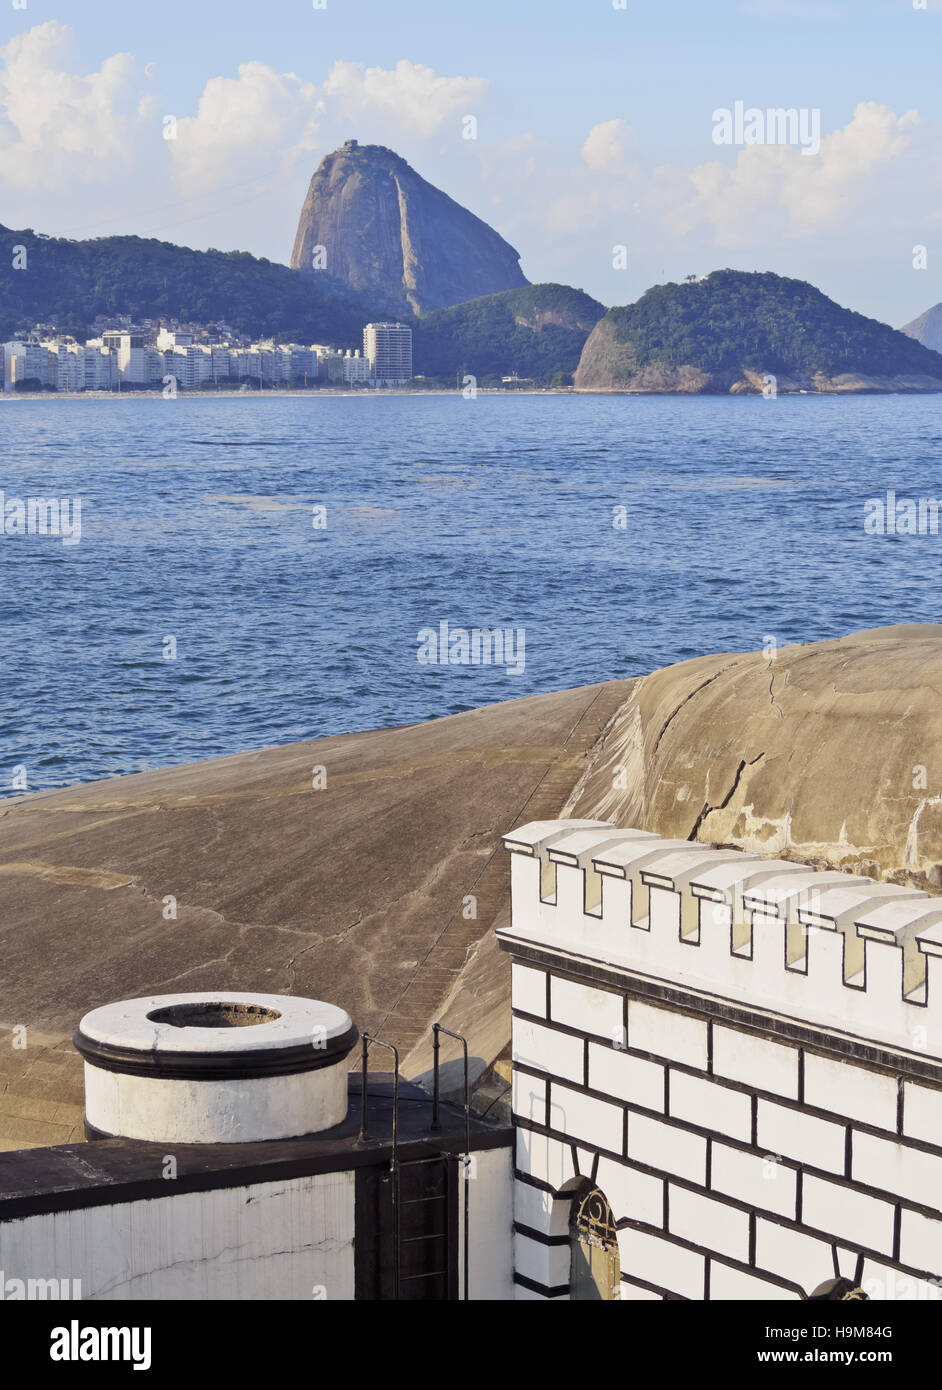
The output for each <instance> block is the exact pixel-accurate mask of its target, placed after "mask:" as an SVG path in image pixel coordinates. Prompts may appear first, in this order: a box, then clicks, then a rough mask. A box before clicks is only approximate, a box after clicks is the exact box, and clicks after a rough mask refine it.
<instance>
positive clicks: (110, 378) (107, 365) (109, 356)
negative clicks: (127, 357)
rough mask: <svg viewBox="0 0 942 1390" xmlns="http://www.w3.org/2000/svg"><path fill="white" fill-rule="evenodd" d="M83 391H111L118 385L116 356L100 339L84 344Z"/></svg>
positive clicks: (91, 339) (90, 340) (92, 339)
mask: <svg viewBox="0 0 942 1390" xmlns="http://www.w3.org/2000/svg"><path fill="white" fill-rule="evenodd" d="M84 357H85V390H86V391H113V390H114V388H115V387H116V386H117V384H118V354H117V353H116V352H115V351H114V350H113V349H112V348H108V347H105V345H104V344H103V343H102V341H101V339H100V338H90V339H89V340H88V342H87V343H86V344H85V353H84Z"/></svg>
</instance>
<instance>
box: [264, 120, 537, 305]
mask: <svg viewBox="0 0 942 1390" xmlns="http://www.w3.org/2000/svg"><path fill="white" fill-rule="evenodd" d="M291 266H292V268H293V269H294V270H301V271H312V272H314V271H317V270H323V271H326V272H327V274H329V275H330V276H332V277H335V278H336V279H338V280H341V281H343V282H344V283H345V284H347V285H349V286H350V287H351V288H352V289H356V290H360V291H365V292H368V293H372V294H375V295H376V296H377V297H378V298H379V299H381V300H382V301H383V302H386V303H390V304H398V305H399V306H400V308H401V311H402V312H404V313H405V312H410V313H415V314H422V313H428V312H429V311H430V310H432V309H440V308H444V307H445V306H447V305H450V304H458V303H461V302H462V301H464V300H466V299H474V298H477V297H478V296H479V295H485V294H493V293H496V292H497V291H500V290H511V289H517V288H519V287H521V286H523V285H527V284H529V281H528V280H527V279H526V277H525V276H524V274H523V271H522V270H521V269H520V255H519V252H517V251H515V250H514V248H513V247H512V246H511V245H509V243H508V242H506V241H505V240H504V238H503V237H502V236H500V235H499V234H498V233H497V232H495V231H494V229H493V227H489V226H488V225H487V223H486V222H482V221H481V219H480V218H479V217H475V216H474V214H473V213H471V212H468V210H467V208H463V207H461V205H460V204H459V203H456V202H455V201H454V199H453V198H449V197H448V195H447V194H446V193H442V191H441V190H440V189H438V188H435V187H434V186H433V185H432V184H430V183H428V182H427V181H426V180H425V179H423V178H422V177H421V176H420V175H419V174H417V173H416V172H415V170H414V169H413V168H412V167H411V166H410V165H408V164H407V163H406V161H405V160H404V159H401V158H400V157H399V155H397V154H395V153H394V152H393V151H392V150H388V149H386V148H385V147H384V146H383V145H358V144H357V142H356V140H348V141H347V143H346V144H345V145H343V146H341V148H340V149H339V150H335V151H334V153H333V154H329V155H327V156H326V157H325V158H324V159H323V160H322V161H321V164H320V167H319V168H318V169H317V172H316V173H315V174H314V177H313V178H312V179H311V185H310V188H309V189H308V193H307V197H306V198H305V200H304V206H303V208H302V209H301V218H300V221H299V223H298V232H297V236H296V237H295V242H294V250H293V252H292V255H291Z"/></svg>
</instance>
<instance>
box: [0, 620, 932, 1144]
mask: <svg viewBox="0 0 942 1390" xmlns="http://www.w3.org/2000/svg"><path fill="white" fill-rule="evenodd" d="M940 691H942V627H940V626H934V625H932V626H909V627H897V628H886V629H876V630H873V631H869V632H863V633H858V634H855V635H852V636H850V637H845V638H841V639H839V640H834V641H827V642H817V643H809V644H806V645H800V646H798V645H796V646H787V647H783V648H780V649H779V650H778V651H777V652H776V653H775V656H774V659H771V660H770V658H769V656H768V655H767V654H765V653H764V652H761V651H759V652H751V653H739V654H736V653H732V654H730V653H726V654H721V655H714V656H704V657H699V658H696V659H694V660H692V661H687V662H683V663H681V664H679V665H676V666H672V667H667V668H665V669H663V670H660V671H656V672H654V673H653V674H651V675H649V676H645V677H643V678H637V679H635V680H630V681H616V682H611V683H608V684H603V685H596V686H590V687H585V688H582V689H577V690H570V691H562V692H558V693H555V694H548V695H540V696H533V697H530V698H528V699H522V700H514V701H508V702H506V703H504V704H498V705H491V706H488V707H485V708H483V709H479V710H473V711H469V712H468V713H466V714H460V715H453V716H450V717H449V718H446V719H439V720H432V721H430V722H428V723H425V724H416V725H411V726H409V727H406V728H398V729H388V730H378V731H371V732H367V733H361V734H348V735H343V736H339V737H336V738H325V739H318V740H314V741H311V742H308V743H300V744H294V745H290V746H288V747H283V748H272V749H264V750H261V751H258V752H253V753H244V754H239V755H237V756H234V757H229V758H220V759H214V760H212V761H208V762H205V763H197V764H191V765H189V766H185V767H175V768H168V769H165V770H163V771H157V772H147V773H139V774H136V775H135V776H131V777H124V778H117V779H114V780H112V781H108V782H100V783H93V784H89V785H85V786H78V787H72V788H68V789H65V790H62V791H56V792H49V793H43V794H40V795H37V796H28V797H22V798H18V799H15V800H10V801H7V802H3V803H0V876H2V879H3V883H4V907H5V911H4V915H3V919H2V924H0V935H2V951H3V955H2V960H3V966H2V982H0V1025H2V1027H3V1028H5V1029H13V1028H15V1027H16V1026H17V1025H26V1026H27V1028H28V1030H29V1031H28V1034H27V1037H28V1046H27V1048H26V1049H25V1050H21V1049H19V1048H17V1047H15V1046H14V1043H15V1041H16V1039H17V1037H18V1036H19V1035H16V1034H10V1033H6V1034H4V1033H3V1032H2V1031H0V1147H8V1148H18V1147H25V1146H27V1145H29V1144H52V1143H64V1142H68V1140H69V1139H70V1138H73V1139H74V1138H75V1137H77V1135H78V1134H79V1130H77V1129H76V1126H80V1124H81V1113H82V1112H81V1098H82V1090H81V1069H80V1059H79V1058H78V1056H77V1055H76V1054H75V1053H74V1052H72V1049H71V1047H70V1044H69V1041H68V1039H69V1037H70V1036H71V1033H72V1030H73V1029H74V1027H75V1025H76V1023H77V1022H78V1020H79V1018H81V1017H82V1015H83V1014H85V1013H87V1012H88V1011H89V1010H90V1009H92V1008H95V1007H97V1006H99V1005H102V1004H107V1003H111V1002H113V1001H116V1000H121V999H128V998H133V997H136V996H140V995H149V994H156V993H170V992H180V991H199V990H210V989H211V990H219V989H226V988H228V989H231V990H235V989H240V990H262V991H264V992H265V993H287V994H297V995H301V996H306V997H310V998H315V999H322V1000H326V1001H328V1002H331V1003H334V1004H337V1005H339V1006H340V1007H342V1008H345V1009H346V1010H347V1011H348V1012H349V1013H350V1015H351V1017H352V1018H353V1020H354V1022H355V1023H356V1024H357V1025H358V1026H359V1027H360V1028H361V1029H364V1028H365V1029H367V1030H368V1031H370V1032H373V1033H377V1034H379V1035H380V1036H382V1037H384V1038H387V1039H388V1040H389V1041H391V1042H394V1043H396V1045H397V1046H399V1047H400V1048H401V1050H402V1054H403V1059H404V1062H403V1071H404V1073H405V1075H406V1076H410V1077H414V1076H415V1075H416V1074H418V1073H420V1072H422V1071H424V1070H425V1069H426V1068H427V1067H428V1066H430V1064H431V1053H430V1049H429V1047H428V1046H427V1044H426V1041H425V1040H426V1039H427V1036H428V1029H429V1027H430V1025H431V1023H432V1022H433V1021H435V1019H441V1021H442V1022H444V1023H446V1024H447V1026H449V1027H451V1028H454V1029H456V1030H457V1031H458V1032H462V1033H465V1034H467V1036H468V1038H469V1041H470V1044H471V1050H472V1053H473V1054H474V1055H475V1056H476V1057H477V1058H478V1059H480V1060H479V1063H478V1065H477V1068H476V1069H477V1070H478V1071H480V1070H481V1066H482V1065H483V1064H489V1063H492V1062H494V1061H495V1060H497V1059H499V1058H500V1057H501V1055H502V1054H503V1052H504V1049H505V1046H506V1043H507V1041H508V1038H509V990H508V964H507V959H506V957H505V956H503V955H502V954H501V952H500V951H499V949H498V946H497V942H496V938H495V935H494V931H493V928H494V927H495V926H500V925H502V924H504V923H506V921H507V920H508V905H509V875H508V872H507V860H506V856H505V855H504V854H503V852H502V850H501V848H500V839H501V835H503V834H507V833H508V832H511V831H513V829H514V827H515V826H528V827H529V828H530V829H529V832H528V833H529V834H530V835H531V838H532V837H533V836H534V834H535V841H534V842H533V843H530V844H521V845H520V846H519V850H518V852H520V853H531V854H536V855H539V854H541V853H542V842H541V837H540V833H539V830H537V831H536V832H534V831H533V823H534V822H539V821H545V822H549V823H550V824H547V825H546V826H545V827H544V829H543V832H542V834H543V838H544V839H545V838H546V837H550V836H552V835H554V834H555V835H557V836H558V834H559V831H558V826H557V825H555V824H553V822H554V821H555V820H556V819H558V818H560V817H564V818H567V819H568V818H571V819H572V821H573V826H572V830H570V831H568V832H566V839H565V840H563V839H559V840H558V849H559V855H560V860H561V862H565V859H563V858H562V856H564V855H567V854H569V855H571V856H574V857H575V858H576V859H577V860H578V861H580V863H581V862H582V861H583V860H585V859H586V856H587V848H586V847H587V845H588V844H589V843H590V840H591V836H588V835H586V836H580V835H579V833H578V832H579V830H580V824H579V823H580V822H581V828H582V829H585V830H591V828H592V827H593V826H597V825H598V824H599V823H600V822H603V823H610V824H612V825H614V826H616V827H620V828H627V827H638V828H640V829H643V830H647V831H653V832H655V833H657V834H658V835H660V836H662V837H664V838H665V839H670V840H672V841H673V844H672V846H671V848H673V849H675V850H684V852H685V853H686V852H689V850H688V848H687V847H688V846H690V845H691V844H693V843H695V844H700V845H707V846H709V845H715V846H722V847H724V848H729V847H733V848H739V849H744V850H746V851H748V852H749V853H750V854H751V855H755V856H759V857H760V859H761V860H762V861H765V862H764V863H757V862H756V861H755V860H753V861H752V862H751V863H750V864H749V865H748V866H744V867H745V868H747V869H748V872H747V874H746V875H745V876H743V877H742V878H740V879H738V880H737V877H736V876H737V874H738V873H740V872H741V870H740V868H739V866H738V865H733V866H732V867H731V868H729V867H727V865H726V864H725V863H717V864H715V866H713V867H709V868H708V867H706V866H702V867H700V868H697V869H696V870H695V871H694V872H693V873H692V874H690V880H691V891H693V892H696V890H697V885H698V883H699V881H700V879H701V878H702V879H703V883H704V889H706V890H708V891H711V892H712V891H716V892H717V893H718V894H719V895H721V896H722V895H723V893H725V892H732V893H733V894H736V893H738V892H740V891H741V890H742V889H743V888H746V889H747V891H750V892H754V891H756V890H758V889H759V888H761V885H762V884H763V883H764V882H769V883H771V882H772V880H773V878H775V877H776V876H777V874H778V873H782V872H788V870H783V867H782V866H783V864H788V865H790V866H792V868H791V872H795V870H794V867H793V866H794V865H795V863H796V862H797V863H806V864H808V865H812V866H814V867H816V868H819V869H840V870H842V871H843V872H844V873H850V874H856V875H860V876H866V877H870V878H873V879H876V880H880V881H884V882H895V883H900V884H902V885H905V886H907V887H911V888H914V889H921V890H926V891H928V892H929V893H931V894H933V895H935V894H937V893H938V891H939V887H940V885H942V768H940V763H939V749H940V748H942V701H940V699H939V693H940ZM315 766H323V767H324V768H325V769H326V773H327V777H326V786H325V787H324V788H323V789H322V790H315V789H314V788H313V787H312V769H313V768H314V767H315ZM573 832H575V833H573ZM663 848H666V846H664V845H663V843H662V849H663ZM650 853H651V849H650V847H649V846H646V845H645V844H644V841H643V840H640V841H635V842H634V844H631V845H629V844H628V843H627V842H626V843H624V844H622V845H621V848H617V847H616V846H615V845H612V846H608V847H606V848H605V849H603V850H602V851H601V853H600V855H596V865H595V867H596V869H597V871H600V872H603V873H604V872H605V870H606V868H608V872H609V873H610V874H617V875H620V876H624V875H625V873H626V871H627V872H628V873H632V874H633V873H635V872H637V873H638V876H639V878H640V873H641V870H642V869H643V868H644V867H646V865H645V864H644V859H645V857H646V856H647V855H648V854H650ZM547 857H548V852H547ZM619 857H620V862H619ZM603 861H604V862H603ZM694 862H695V861H694V860H693V859H691V860H689V861H688V860H686V859H685V860H677V861H672V864H676V865H677V866H681V865H683V867H682V868H681V867H678V868H677V870H676V871H677V872H678V873H683V874H685V875H686V873H687V870H688V868H689V867H690V866H692V865H693V864H694ZM665 863H666V861H665ZM586 867H589V866H586ZM767 869H768V870H770V871H771V872H769V875H768V879H764V878H763V877H762V875H763V874H764V873H765V872H766V870H767ZM819 886H822V887H823V886H824V885H819ZM844 886H845V887H846V886H847V883H846V880H844ZM170 898H172V899H175V903H176V908H175V910H176V916H175V917H173V916H172V914H169V909H168V899H170ZM472 898H473V899H474V900H475V901H473V902H469V899H472ZM933 900H934V901H936V902H938V903H939V908H940V909H942V901H940V900H939V899H938V898H934V899H930V900H929V901H930V904H931V903H932V901H933ZM862 901H863V900H862ZM910 909H911V911H912V913H913V914H914V915H915V913H916V912H917V910H919V911H920V912H921V909H922V904H921V903H919V902H913V903H912V904H911V905H910ZM474 912H476V916H475V915H466V914H469V913H474ZM901 912H902V906H900V908H899V909H897V905H896V904H895V903H893V904H886V905H885V906H882V907H879V908H874V909H873V910H872V912H867V911H866V909H865V917H864V921H865V922H866V921H867V920H868V919H870V918H871V916H872V918H873V927H874V930H879V929H880V928H881V926H882V924H883V921H884V917H885V918H886V921H887V922H888V923H895V922H896V921H897V919H898V920H900V921H902V920H904V918H903V916H900V915H899V913H901ZM168 914H169V915H168ZM905 920H907V921H908V920H909V918H908V917H906V918H905ZM933 920H934V919H933ZM940 939H942V929H940ZM443 1055H445V1054H443ZM452 1055H454V1054H452Z"/></svg>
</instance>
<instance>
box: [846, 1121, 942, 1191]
mask: <svg viewBox="0 0 942 1390" xmlns="http://www.w3.org/2000/svg"><path fill="white" fill-rule="evenodd" d="M852 1172H853V1176H854V1178H856V1179H857V1181H858V1182H863V1183H866V1184H867V1185H868V1186H869V1187H879V1188H882V1189H883V1190H884V1191H886V1192H892V1193H894V1194H899V1195H901V1196H903V1197H908V1198H909V1200H910V1201H912V1202H921V1203H922V1205H923V1206H927V1207H934V1208H935V1209H936V1210H937V1211H938V1210H942V1155H939V1154H929V1153H923V1152H922V1151H921V1150H920V1149H910V1148H906V1147H905V1146H904V1145H902V1144H898V1143H894V1141H893V1140H892V1139H880V1138H878V1137H877V1136H876V1135H873V1134H862V1133H860V1132H859V1131H857V1130H855V1132H854V1163H853V1170H852Z"/></svg>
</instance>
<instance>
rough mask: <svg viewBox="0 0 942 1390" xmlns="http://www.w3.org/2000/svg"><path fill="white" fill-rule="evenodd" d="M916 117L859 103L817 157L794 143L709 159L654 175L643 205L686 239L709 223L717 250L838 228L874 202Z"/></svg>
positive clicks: (908, 138)
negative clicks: (657, 210)
mask: <svg viewBox="0 0 942 1390" xmlns="http://www.w3.org/2000/svg"><path fill="white" fill-rule="evenodd" d="M918 122H919V117H918V116H917V114H916V112H915V111H908V112H906V114H905V115H903V116H897V115H896V114H895V112H893V111H891V110H890V108H889V107H888V106H881V105H879V104H878V103H877V102H874V101H864V102H860V103H859V105H858V106H857V108H856V110H855V111H854V115H853V118H852V119H851V120H850V121H849V122H848V124H847V125H846V126H844V127H843V128H842V129H839V130H835V131H834V132H833V133H832V134H831V135H827V136H824V137H823V138H822V140H821V148H820V151H819V153H818V154H817V155H814V156H807V155H803V154H802V152H801V150H800V149H799V148H797V147H796V146H794V145H749V146H747V147H746V148H744V149H742V150H740V152H739V155H738V157H737V160H736V163H735V165H733V166H732V167H730V166H729V165H726V164H722V163H720V162H719V161H716V160H715V161H711V162H710V163H707V164H700V165H698V166H697V167H696V168H694V169H693V170H691V171H690V172H689V173H687V174H686V175H683V174H682V173H681V171H678V170H676V169H659V170H656V171H655V175H654V180H653V183H652V186H651V188H650V189H649V191H648V196H647V198H646V200H645V201H646V204H647V205H648V206H651V207H654V206H658V205H659V206H661V207H662V208H663V209H664V211H665V212H667V214H668V217H669V220H670V222H671V224H672V229H673V230H674V231H675V232H676V233H678V234H681V235H683V234H685V233H686V232H689V231H690V230H692V229H693V228H694V227H695V226H696V225H697V224H698V223H700V222H706V223H709V224H712V226H713V229H714V232H715V239H716V243H717V245H720V246H746V245H753V244H755V243H756V241H757V240H758V239H759V238H760V237H762V236H768V235H770V234H773V233H778V234H779V235H784V236H790V237H795V236H809V235H811V234H813V233H815V232H819V231H822V230H824V229H826V228H828V227H833V226H836V225H838V224H839V223H841V222H843V221H844V220H845V219H846V218H847V217H849V216H850V215H851V213H852V210H853V208H854V205H855V204H856V203H858V202H859V201H860V200H862V199H864V198H866V197H867V196H868V195H870V196H874V195H875V192H876V184H877V179H878V175H879V173H880V171H881V170H882V169H884V168H885V167H886V166H888V165H889V164H891V163H892V162H893V161H894V160H896V159H898V158H899V157H900V156H901V155H903V154H905V152H906V151H907V149H908V148H909V145H910V141H911V132H912V129H913V127H914V126H916V125H918Z"/></svg>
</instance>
